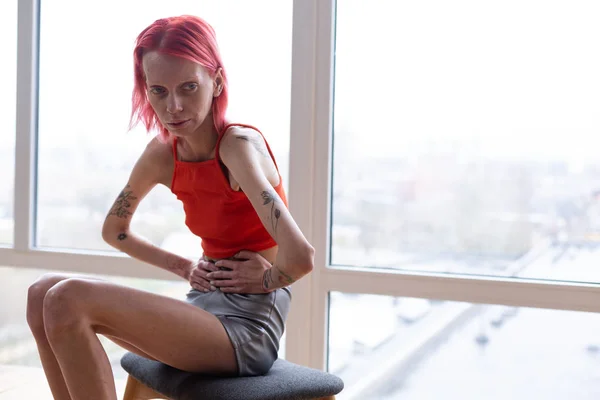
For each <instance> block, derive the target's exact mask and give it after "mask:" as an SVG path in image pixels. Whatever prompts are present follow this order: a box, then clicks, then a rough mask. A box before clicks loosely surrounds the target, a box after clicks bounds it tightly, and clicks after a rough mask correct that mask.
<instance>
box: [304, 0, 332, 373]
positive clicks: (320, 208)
mask: <svg viewBox="0 0 600 400" xmlns="http://www.w3.org/2000/svg"><path fill="white" fill-rule="evenodd" d="M334 8H335V0H323V1H319V2H318V7H317V21H316V27H317V33H316V34H317V42H316V60H315V112H314V115H315V136H314V141H313V153H314V171H313V175H312V185H313V187H312V206H311V208H312V211H311V215H312V224H311V226H312V228H313V229H312V235H311V238H312V243H313V244H314V246H315V250H316V255H315V264H316V267H315V270H314V271H313V273H312V276H311V279H312V282H313V292H312V296H311V303H312V306H311V331H310V335H311V341H310V342H311V349H310V350H311V351H310V366H311V367H313V368H319V369H322V368H325V367H326V365H325V364H326V359H327V339H328V332H327V327H328V314H329V313H328V310H329V304H328V299H329V296H328V291H329V289H328V287H327V285H326V284H325V282H324V279H323V277H324V276H325V275H326V274H327V266H328V265H329V260H330V240H329V239H330V235H329V231H330V221H331V210H330V204H331V197H330V194H331V189H330V188H331V172H332V170H331V168H332V166H331V165H332V162H331V161H332V157H331V154H332V120H333V118H332V117H333V64H334V37H335V36H334V24H335V22H334V21H335V14H334Z"/></svg>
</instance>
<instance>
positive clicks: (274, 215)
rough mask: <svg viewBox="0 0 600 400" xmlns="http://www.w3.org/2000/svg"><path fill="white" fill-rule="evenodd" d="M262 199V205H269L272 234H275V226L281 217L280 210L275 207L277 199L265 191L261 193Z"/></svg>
mask: <svg viewBox="0 0 600 400" xmlns="http://www.w3.org/2000/svg"><path fill="white" fill-rule="evenodd" d="M261 196H262V199H263V205H265V206H266V205H269V204H270V205H271V227H272V228H273V233H277V224H278V223H279V218H280V217H281V210H280V209H279V208H278V207H277V205H276V203H277V201H276V200H277V197H276V195H275V194H274V193H273V192H272V191H268V190H265V191H263V192H262V193H261Z"/></svg>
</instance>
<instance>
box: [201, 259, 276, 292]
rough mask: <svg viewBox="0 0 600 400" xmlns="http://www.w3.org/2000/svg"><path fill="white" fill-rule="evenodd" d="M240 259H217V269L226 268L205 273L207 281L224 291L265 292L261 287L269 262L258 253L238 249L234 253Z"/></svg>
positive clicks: (269, 266)
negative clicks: (238, 250) (237, 251)
mask: <svg viewBox="0 0 600 400" xmlns="http://www.w3.org/2000/svg"><path fill="white" fill-rule="evenodd" d="M235 258H238V259H240V260H219V261H217V262H216V263H215V266H216V267H217V269H220V268H226V269H229V270H228V271H227V270H219V271H216V272H210V273H208V274H207V278H208V280H209V281H210V282H209V283H210V284H211V285H213V286H214V287H216V288H217V289H220V290H221V291H222V292H224V293H248V294H251V293H267V292H268V290H265V289H264V287H263V276H264V275H265V271H267V270H268V269H270V268H271V263H270V262H269V261H267V259H266V258H264V257H263V256H261V255H260V254H259V253H255V252H252V251H245V250H244V251H240V252H239V253H237V254H236V255H235Z"/></svg>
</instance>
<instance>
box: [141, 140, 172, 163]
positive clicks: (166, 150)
mask: <svg viewBox="0 0 600 400" xmlns="http://www.w3.org/2000/svg"><path fill="white" fill-rule="evenodd" d="M142 157H145V158H147V159H151V160H152V161H154V162H167V163H169V162H172V161H173V138H169V139H168V140H166V141H165V140H162V139H159V138H158V137H157V136H155V137H153V138H152V139H151V140H150V141H149V142H148V144H147V145H146V149H145V150H144V152H143V153H142Z"/></svg>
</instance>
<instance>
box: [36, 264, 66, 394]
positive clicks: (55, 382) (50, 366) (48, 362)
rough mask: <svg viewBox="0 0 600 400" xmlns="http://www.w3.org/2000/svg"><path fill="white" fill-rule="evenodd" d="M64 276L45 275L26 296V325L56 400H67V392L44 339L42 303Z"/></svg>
mask: <svg viewBox="0 0 600 400" xmlns="http://www.w3.org/2000/svg"><path fill="white" fill-rule="evenodd" d="M67 278H68V276H66V275H58V274H46V275H44V276H42V277H41V278H40V279H38V280H37V281H36V282H35V283H33V284H32V285H31V286H30V287H29V292H28V294H27V323H28V324H29V328H30V329H31V333H32V334H33V337H34V339H35V342H36V344H37V348H38V352H39V354H40V359H41V361H42V366H43V367H44V373H45V374H46V379H47V380H48V385H49V386H50V391H51V392H52V397H53V398H54V399H56V400H69V399H71V396H70V395H69V390H68V389H67V385H66V384H65V380H64V378H63V375H62V372H61V370H60V366H59V365H58V361H56V357H55V356H54V353H53V352H52V349H51V348H50V343H48V339H47V338H46V331H45V329H44V319H43V303H44V297H45V296H46V292H47V291H48V290H49V289H50V288H51V287H52V286H54V285H56V284H57V283H58V282H60V281H61V280H63V279H67Z"/></svg>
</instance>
